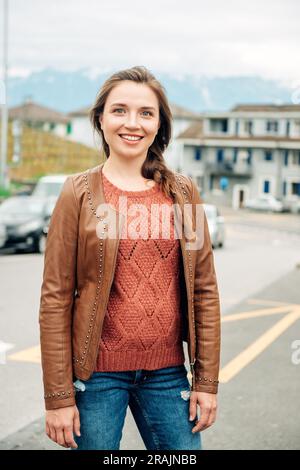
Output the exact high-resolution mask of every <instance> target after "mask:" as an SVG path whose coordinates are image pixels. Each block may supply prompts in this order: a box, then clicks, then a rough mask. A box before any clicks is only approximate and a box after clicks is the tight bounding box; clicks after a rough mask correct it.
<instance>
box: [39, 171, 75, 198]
mask: <svg viewBox="0 0 300 470" xmlns="http://www.w3.org/2000/svg"><path fill="white" fill-rule="evenodd" d="M67 177H68V175H63V174H57V175H49V176H42V177H41V178H40V179H39V180H38V182H37V184H36V186H35V188H34V190H33V192H32V194H31V195H32V196H35V197H40V198H48V197H50V198H52V197H56V198H58V196H59V194H60V191H61V188H62V186H63V184H64V182H65V180H66V179H67Z"/></svg>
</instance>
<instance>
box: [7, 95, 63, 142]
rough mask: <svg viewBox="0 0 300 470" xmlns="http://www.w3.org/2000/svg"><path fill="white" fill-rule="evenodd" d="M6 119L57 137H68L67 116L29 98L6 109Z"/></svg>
mask: <svg viewBox="0 0 300 470" xmlns="http://www.w3.org/2000/svg"><path fill="white" fill-rule="evenodd" d="M8 119H9V120H10V121H12V122H17V123H20V124H22V123H24V124H26V126H28V127H31V128H33V129H35V130H41V131H46V132H50V133H52V134H55V135H57V136H59V137H68V136H69V134H70V133H71V123H70V121H69V119H68V117H67V116H66V115H65V114H63V113H60V112H58V111H56V110H54V109H51V108H47V107H45V106H41V105H40V104H38V103H35V102H34V101H32V100H31V99H27V100H25V102H24V103H23V104H21V105H20V106H15V107H13V108H10V109H9V110H8Z"/></svg>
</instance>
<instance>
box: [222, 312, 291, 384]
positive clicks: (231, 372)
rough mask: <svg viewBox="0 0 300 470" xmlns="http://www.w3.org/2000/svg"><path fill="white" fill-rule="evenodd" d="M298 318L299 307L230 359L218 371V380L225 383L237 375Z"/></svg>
mask: <svg viewBox="0 0 300 470" xmlns="http://www.w3.org/2000/svg"><path fill="white" fill-rule="evenodd" d="M299 318H300V308H297V309H295V310H294V311H293V312H291V313H289V314H288V315H285V316H284V318H282V319H281V320H279V321H278V322H277V323H276V324H275V325H273V326H272V327H271V328H270V329H269V330H267V331H266V332H265V333H264V334H263V335H261V336H260V337H259V338H258V339H257V340H256V341H254V342H253V343H252V344H251V345H250V346H248V348H246V349H244V351H242V352H241V353H240V354H238V355H237V356H236V357H235V358H234V359H232V360H231V361H230V362H229V363H228V364H227V365H226V366H224V367H223V368H222V369H221V371H220V377H219V381H220V382H222V383H227V382H229V380H231V379H232V378H233V377H234V376H235V375H237V374H238V373H239V372H240V371H241V370H242V369H243V368H244V367H246V366H247V365H248V364H249V363H250V362H252V361H253V360H254V359H255V358H256V357H257V356H258V355H259V354H261V353H262V352H263V351H264V350H265V349H266V348H267V347H268V346H269V345H270V344H271V343H272V342H273V341H275V340H276V339H277V338H278V337H279V336H280V335H281V334H282V333H283V332H284V331H285V330H287V328H289V327H290V326H291V325H292V324H293V323H295V321H297V320H298V319H299Z"/></svg>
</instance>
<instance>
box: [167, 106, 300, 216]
mask: <svg viewBox="0 0 300 470" xmlns="http://www.w3.org/2000/svg"><path fill="white" fill-rule="evenodd" d="M169 164H170V166H171V167H173V168H174V169H176V170H177V171H180V172H181V173H183V174H186V175H189V176H192V177H193V178H194V180H195V182H196V183H197V185H198V187H199V190H200V193H201V195H202V196H203V197H204V198H205V199H206V200H211V201H213V200H214V201H219V202H220V203H222V204H224V205H228V206H232V207H234V208H239V207H243V205H244V202H245V200H246V199H248V198H254V197H257V196H260V195H262V194H272V195H273V196H275V197H276V198H279V199H282V200H284V201H285V202H286V203H289V204H291V205H292V204H294V203H296V202H297V201H299V199H300V105H293V104H291V105H290V104H286V105H273V104H270V105H268V104H265V105H264V104H257V105H255V104H251V105H246V104H244V105H243V104H240V105H237V106H235V107H234V108H233V109H232V110H230V111H228V112H222V113H218V112H209V113H204V114H202V115H201V118H200V119H199V120H198V121H197V122H194V123H193V124H192V125H191V126H189V127H188V128H187V129H186V130H184V131H183V132H181V133H180V134H179V135H177V137H176V142H175V143H174V144H173V155H172V158H170V159H169Z"/></svg>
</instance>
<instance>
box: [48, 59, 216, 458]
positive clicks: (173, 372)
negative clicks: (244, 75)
mask: <svg viewBox="0 0 300 470" xmlns="http://www.w3.org/2000/svg"><path fill="white" fill-rule="evenodd" d="M90 118H91V122H92V125H93V127H94V129H95V130H96V131H97V132H98V134H99V135H100V137H101V139H102V144H103V149H104V153H105V156H106V159H105V162H104V163H101V164H100V165H98V166H96V167H94V168H91V169H88V170H87V171H84V172H82V173H77V174H75V175H71V176H69V177H68V178H67V180H66V182H65V183H64V186H63V189H62V191H61V194H60V197H59V199H58V201H57V203H56V206H55V209H54V211H53V214H52V217H51V223H50V227H49V231H48V236H47V246H46V252H45V264H44V274H43V283H42V288H41V301H40V316H39V322H40V337H41V353H42V367H43V381H44V390H45V395H44V397H45V407H46V433H47V435H48V436H49V437H50V438H51V439H52V440H53V441H55V442H57V443H58V444H59V445H61V446H63V447H68V448H71V449H79V450H80V449H109V450H113V449H119V445H120V440H121V437H122V429H123V425H124V420H125V416H126V410H127V407H128V405H129V407H130V409H131V412H132V414H133V417H134V419H135V421H136V424H137V426H138V429H139V431H140V434H141V436H142V439H143V441H144V444H145V446H146V448H147V449H148V450H149V449H185V450H187V449H200V448H201V435H200V431H202V430H204V429H206V428H207V427H209V426H211V425H212V423H213V422H214V421H215V418H216V408H217V400H216V396H217V391H218V373H219V359H220V303H219V294H218V286H217V280H216V275H215V269H214V260H213V253H212V246H211V242H210V237H209V231H208V225H207V220H206V217H205V214H204V211H203V207H202V204H201V202H202V201H201V200H200V197H199V195H198V191H197V187H196V186H195V184H194V183H193V181H192V179H191V178H188V177H185V176H183V175H179V174H178V173H175V172H172V171H171V170H170V169H168V168H167V166H166V163H165V161H164V158H163V151H164V150H165V149H166V147H167V146H168V144H169V141H170V137H171V111H170V108H169V105H168V102H167V98H166V94H165V92H164V88H163V87H162V85H161V84H160V83H159V82H158V81H157V80H156V79H155V77H154V76H153V75H152V74H151V73H150V72H149V71H148V70H147V69H146V68H144V67H133V68H131V69H128V70H122V71H120V72H118V73H115V74H114V75H112V76H111V77H110V78H109V79H108V80H106V82H105V83H104V85H103V86H102V88H101V90H100V91H99V94H98V96H97V99H96V102H95V104H94V106H93V108H92V109H91V112H90ZM188 206H189V207H190V208H192V210H190V211H188V210H187V209H188ZM157 208H158V209H157ZM199 208H200V209H202V210H198V209H199ZM132 209H135V212H134V210H132ZM162 209H163V210H162ZM185 213H186V214H187V216H185ZM137 214H138V218H137ZM149 215H150V217H149ZM149 220H150V223H149ZM166 221H167V223H165V222H166ZM162 223H163V224H162ZM161 224H162V225H163V228H162V230H160V226H161ZM180 229H181V230H180ZM186 232H188V234H190V233H192V234H194V238H193V237H192V241H188V240H190V237H186ZM195 233H196V242H197V243H195V244H193V240H195ZM178 234H179V235H180V236H178ZM198 235H199V236H198ZM199 242H200V243H199ZM183 341H186V342H187V345H188V355H189V362H190V369H191V376H192V383H191V385H190V383H189V380H188V378H187V370H186V368H185V365H184V351H183ZM198 405H199V407H200V415H201V416H200V419H199V420H198V419H197V417H198V416H197V406H198Z"/></svg>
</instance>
